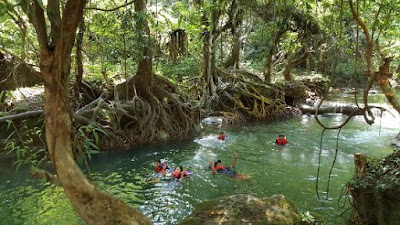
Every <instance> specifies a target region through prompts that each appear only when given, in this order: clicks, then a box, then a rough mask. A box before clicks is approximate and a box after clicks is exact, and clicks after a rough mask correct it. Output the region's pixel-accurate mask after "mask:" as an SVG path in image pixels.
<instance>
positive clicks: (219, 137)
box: [217, 132, 226, 141]
mask: <svg viewBox="0 0 400 225" xmlns="http://www.w3.org/2000/svg"><path fill="white" fill-rule="evenodd" d="M217 138H218V140H221V141H223V140H225V139H226V135H225V134H224V132H219V134H218V137H217Z"/></svg>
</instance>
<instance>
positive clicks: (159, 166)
mask: <svg viewBox="0 0 400 225" xmlns="http://www.w3.org/2000/svg"><path fill="white" fill-rule="evenodd" d="M167 169H168V166H167V164H166V163H161V160H159V159H158V160H155V161H154V171H155V172H156V173H161V174H163V175H165V173H166V171H167Z"/></svg>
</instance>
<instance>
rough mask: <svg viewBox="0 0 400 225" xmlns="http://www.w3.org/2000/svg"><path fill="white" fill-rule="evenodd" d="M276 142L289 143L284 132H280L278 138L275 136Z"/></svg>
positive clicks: (280, 143) (279, 143) (278, 143)
mask: <svg viewBox="0 0 400 225" xmlns="http://www.w3.org/2000/svg"><path fill="white" fill-rule="evenodd" d="M275 143H276V144H277V145H282V146H283V145H286V144H287V139H286V136H285V135H284V134H280V135H279V136H278V137H277V138H275Z"/></svg>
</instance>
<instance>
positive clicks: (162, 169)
mask: <svg viewBox="0 0 400 225" xmlns="http://www.w3.org/2000/svg"><path fill="white" fill-rule="evenodd" d="M164 165H165V163H161V164H160V165H159V166H158V167H156V168H154V171H155V172H157V173H161V172H163V171H164ZM165 169H168V166H167V167H166V168H165Z"/></svg>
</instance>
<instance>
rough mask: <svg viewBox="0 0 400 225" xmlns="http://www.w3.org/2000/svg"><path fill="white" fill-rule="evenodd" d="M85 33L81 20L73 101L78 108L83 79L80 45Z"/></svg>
mask: <svg viewBox="0 0 400 225" xmlns="http://www.w3.org/2000/svg"><path fill="white" fill-rule="evenodd" d="M84 33H85V21H84V20H83V19H82V22H81V23H80V24H79V31H78V36H77V37H76V45H75V46H76V56H75V63H76V79H75V86H74V89H75V100H76V101H77V102H78V103H79V106H78V108H80V105H81V101H80V100H81V97H80V93H81V85H82V78H83V63H82V44H83V34H84Z"/></svg>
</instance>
